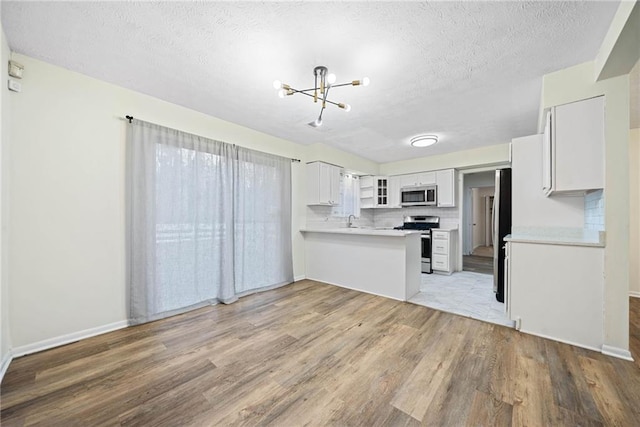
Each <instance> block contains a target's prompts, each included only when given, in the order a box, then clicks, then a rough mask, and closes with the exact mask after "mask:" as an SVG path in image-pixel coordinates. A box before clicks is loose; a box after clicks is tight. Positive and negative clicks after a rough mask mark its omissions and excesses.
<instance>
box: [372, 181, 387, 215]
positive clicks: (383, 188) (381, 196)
mask: <svg viewBox="0 0 640 427" xmlns="http://www.w3.org/2000/svg"><path fill="white" fill-rule="evenodd" d="M373 191H374V194H375V197H374V200H373V205H374V207H376V208H386V207H388V206H389V177H386V176H374V177H373Z"/></svg>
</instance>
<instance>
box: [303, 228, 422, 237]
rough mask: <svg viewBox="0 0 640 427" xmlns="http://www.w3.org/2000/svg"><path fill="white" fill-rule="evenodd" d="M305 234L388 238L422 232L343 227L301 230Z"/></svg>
mask: <svg viewBox="0 0 640 427" xmlns="http://www.w3.org/2000/svg"><path fill="white" fill-rule="evenodd" d="M300 231H301V232H303V233H329V234H352V235H353V234H357V235H364V236H388V237H406V236H408V235H411V234H420V233H421V231H420V230H394V229H389V228H373V227H342V228H301V229H300Z"/></svg>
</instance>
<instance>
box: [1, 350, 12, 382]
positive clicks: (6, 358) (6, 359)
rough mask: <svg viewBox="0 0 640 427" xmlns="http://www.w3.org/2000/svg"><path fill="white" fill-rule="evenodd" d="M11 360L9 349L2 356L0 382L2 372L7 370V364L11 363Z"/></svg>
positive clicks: (2, 376) (2, 375)
mask: <svg viewBox="0 0 640 427" xmlns="http://www.w3.org/2000/svg"><path fill="white" fill-rule="evenodd" d="M12 360H13V354H12V353H11V350H9V351H7V354H5V355H4V356H3V357H2V363H1V364H0V383H2V379H3V378H4V374H5V373H6V372H7V369H9V364H10V363H11V361H12Z"/></svg>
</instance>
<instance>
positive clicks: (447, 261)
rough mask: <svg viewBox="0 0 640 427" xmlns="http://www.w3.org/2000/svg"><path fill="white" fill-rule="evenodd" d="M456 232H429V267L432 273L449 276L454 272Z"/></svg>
mask: <svg viewBox="0 0 640 427" xmlns="http://www.w3.org/2000/svg"><path fill="white" fill-rule="evenodd" d="M456 236H457V230H435V229H434V230H432V231H431V267H432V269H433V271H434V272H437V273H444V274H451V273H453V272H454V271H455V262H456V253H457V252H456V248H457V246H456V242H457V238H456Z"/></svg>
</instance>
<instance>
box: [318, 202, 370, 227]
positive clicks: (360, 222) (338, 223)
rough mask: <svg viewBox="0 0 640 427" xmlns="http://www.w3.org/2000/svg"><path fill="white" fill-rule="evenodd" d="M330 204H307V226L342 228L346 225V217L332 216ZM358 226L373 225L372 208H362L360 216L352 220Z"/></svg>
mask: <svg viewBox="0 0 640 427" xmlns="http://www.w3.org/2000/svg"><path fill="white" fill-rule="evenodd" d="M332 210H333V208H332V207H331V206H307V227H308V228H316V229H317V228H342V227H346V226H347V218H342V217H337V216H332V214H331V211H332ZM353 224H355V225H357V226H360V227H373V226H374V223H373V209H362V210H361V211H360V217H359V218H356V219H355V221H353Z"/></svg>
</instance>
